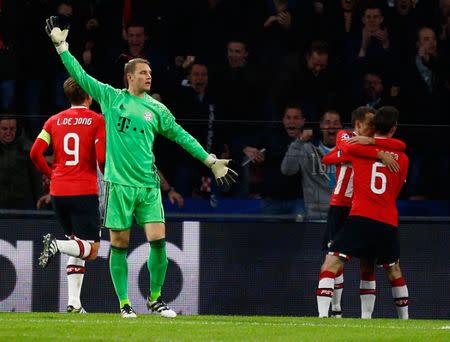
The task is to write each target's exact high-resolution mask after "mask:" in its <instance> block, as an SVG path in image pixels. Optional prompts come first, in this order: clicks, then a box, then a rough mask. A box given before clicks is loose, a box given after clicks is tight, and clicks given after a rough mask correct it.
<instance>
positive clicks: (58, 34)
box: [45, 16, 69, 54]
mask: <svg viewBox="0 0 450 342" xmlns="http://www.w3.org/2000/svg"><path fill="white" fill-rule="evenodd" d="M45 22H46V25H45V32H47V34H48V36H49V37H50V39H51V40H52V42H53V44H55V48H56V51H58V53H59V54H61V53H63V52H64V51H67V50H68V49H69V44H67V42H66V38H67V35H68V34H69V25H65V26H64V27H63V29H62V30H61V28H60V25H59V19H58V17H55V16H51V17H50V18H48V19H47V20H46V21H45Z"/></svg>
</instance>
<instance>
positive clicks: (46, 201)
mask: <svg viewBox="0 0 450 342" xmlns="http://www.w3.org/2000/svg"><path fill="white" fill-rule="evenodd" d="M51 201H52V199H51V197H50V194H46V195H43V196H41V197H39V199H38V200H37V203H36V208H38V209H42V208H44V207H45V206H46V205H47V204H49V203H50V202H51Z"/></svg>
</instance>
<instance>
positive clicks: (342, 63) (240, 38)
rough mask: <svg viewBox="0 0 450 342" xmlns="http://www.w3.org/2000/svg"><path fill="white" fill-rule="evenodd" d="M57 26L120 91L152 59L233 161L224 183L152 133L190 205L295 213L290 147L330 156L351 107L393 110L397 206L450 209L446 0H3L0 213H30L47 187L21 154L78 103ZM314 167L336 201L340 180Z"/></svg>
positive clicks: (160, 85)
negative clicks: (232, 201)
mask: <svg viewBox="0 0 450 342" xmlns="http://www.w3.org/2000/svg"><path fill="white" fill-rule="evenodd" d="M50 15H57V16H58V17H59V19H60V21H61V22H62V23H64V24H70V32H71V33H70V37H69V38H68V42H69V44H70V49H71V52H72V53H73V54H74V55H75V56H76V58H77V59H78V60H79V61H80V63H81V64H82V66H83V68H85V70H86V71H87V72H88V73H89V74H90V75H92V76H94V77H95V78H97V79H98V80H100V81H102V82H105V83H108V84H111V85H113V86H114V87H117V88H125V87H126V84H125V82H126V80H124V77H123V67H124V65H125V63H126V62H128V61H129V60H130V59H132V58H137V57H140V58H146V59H148V60H149V61H150V63H151V68H152V78H153V80H152V89H151V96H153V97H154V98H155V99H157V100H159V101H161V102H162V103H163V104H165V105H166V106H167V107H168V108H169V109H170V110H171V111H172V113H173V114H174V115H175V117H176V119H177V121H179V122H180V123H182V125H183V127H185V128H186V130H187V131H189V132H190V133H191V134H192V135H193V136H194V137H196V138H197V139H198V141H199V142H200V143H201V144H202V146H205V149H206V150H207V151H208V152H212V153H214V154H216V155H217V156H218V157H219V158H230V159H233V160H235V161H237V163H238V165H239V167H238V169H237V171H238V173H239V174H240V177H239V181H238V183H237V184H235V185H233V186H231V187H221V188H217V186H216V185H215V184H214V181H213V179H211V174H210V171H209V170H208V169H207V168H205V167H203V166H202V165H201V164H200V163H198V162H197V161H195V160H193V159H192V158H190V157H188V155H187V153H186V152H185V151H184V150H182V149H181V148H179V147H178V146H176V145H175V144H173V143H172V142H170V141H168V140H166V139H164V138H158V140H157V142H156V145H155V148H156V150H155V155H156V164H157V166H158V168H159V169H160V170H161V171H163V172H164V174H165V176H166V178H167V180H168V182H169V183H170V184H171V185H173V187H174V188H175V189H176V190H177V191H178V192H179V193H180V194H181V195H183V196H186V197H189V196H198V197H207V198H210V197H211V196H212V197H214V196H227V197H232V198H237V197H239V198H242V197H245V198H247V197H254V198H262V199H263V202H262V203H263V204H262V209H263V212H265V213H275V214H276V213H279V214H284V213H291V212H292V210H295V212H297V213H301V210H302V209H298V206H297V204H298V200H302V199H303V193H304V192H305V184H303V187H302V182H305V181H307V179H308V178H309V177H308V175H304V174H302V173H301V172H298V173H295V174H292V173H290V172H288V173H286V172H284V173H282V171H283V169H282V167H281V165H282V160H283V158H284V157H285V153H286V152H287V151H288V147H289V145H290V144H291V143H292V142H293V141H295V140H296V139H300V140H303V141H309V142H311V145H312V146H315V147H316V148H317V149H319V150H320V151H322V153H323V155H324V154H326V153H327V152H328V151H329V150H331V149H332V148H333V147H334V145H335V143H336V133H337V131H338V130H339V129H340V128H342V127H343V126H345V125H346V124H347V123H349V122H350V113H351V112H352V111H353V110H354V109H355V108H356V107H359V106H369V107H371V108H374V109H378V108H380V107H381V106H385V105H391V106H395V107H396V108H398V109H399V111H400V125H399V129H398V131H397V137H398V138H399V139H402V140H404V141H405V142H406V144H407V151H406V152H407V154H408V155H409V156H410V159H411V163H410V169H409V175H408V179H407V184H406V186H405V187H404V190H403V192H402V194H401V198H404V199H411V200H412V199H448V194H447V192H446V190H447V189H448V185H449V184H448V174H449V157H448V152H447V148H446V142H447V139H446V138H447V136H448V134H449V133H450V132H449V127H450V126H449V113H450V44H449V35H450V1H449V0H427V1H425V0H419V1H417V0H390V1H382V0H378V1H376V0H359V1H358V0H339V1H338V0H309V1H304V0H302V1H300V0H297V1H295V0H267V1H257V0H253V1H238V0H208V1H207V0H204V1H200V0H198V1H181V0H178V1H162V0H152V1H150V0H85V1H69V0H65V1H59V0H21V1H15V0H3V1H1V2H0V89H1V93H0V108H1V112H0V113H1V116H0V193H1V196H0V208H24V209H33V208H35V207H36V203H37V201H38V200H39V198H40V197H41V196H42V195H45V194H46V190H45V188H48V184H47V183H48V182H47V181H46V180H45V179H44V181H43V182H42V184H38V183H40V182H36V175H35V172H36V171H35V170H34V169H32V167H31V168H29V169H30V170H29V169H28V168H27V167H28V165H31V164H30V161H29V159H27V158H29V157H28V155H29V149H30V147H31V141H32V140H34V139H35V137H36V136H37V134H38V133H39V132H40V130H41V129H42V125H43V124H44V122H45V121H46V120H47V119H48V118H49V117H50V116H51V115H53V114H55V113H57V112H59V111H61V110H62V109H65V108H67V107H68V105H69V104H68V103H67V99H66V98H65V96H64V93H63V87H62V84H63V82H64V80H65V79H66V78H67V77H68V74H67V72H66V71H65V69H64V67H63V65H62V63H61V61H60V60H59V57H58V56H57V55H56V54H55V53H54V51H53V50H52V48H51V46H50V45H51V42H49V39H48V37H47V35H46V33H45V31H44V27H43V23H44V22H45V19H46V18H47V17H49V16H50ZM93 108H94V109H95V110H96V111H97V112H99V111H100V110H99V107H98V105H97V107H96V106H95V105H94V106H93ZM280 122H281V123H282V124H280ZM424 138H425V139H424ZM423 140H425V141H423ZM168 155H174V156H176V157H172V158H167V156H168ZM48 161H49V162H51V156H48ZM303 171H305V170H303ZM316 171H317V172H319V173H323V174H327V175H329V178H330V179H328V180H329V182H327V184H325V185H326V186H328V190H329V193H330V194H331V189H333V186H334V183H333V179H332V178H333V170H330V169H327V168H322V164H321V163H319V167H318V169H317V170H316V169H314V170H313V171H311V172H316ZM327 177H328V176H327ZM328 183H329V184H328ZM322 185H323V184H322ZM322 185H314V184H313V183H311V186H313V187H314V186H317V187H319V186H322ZM302 188H303V190H302ZM318 191H319V190H318ZM328 198H329V197H328ZM328 198H327V200H326V201H325V203H319V204H328ZM286 207H288V208H286Z"/></svg>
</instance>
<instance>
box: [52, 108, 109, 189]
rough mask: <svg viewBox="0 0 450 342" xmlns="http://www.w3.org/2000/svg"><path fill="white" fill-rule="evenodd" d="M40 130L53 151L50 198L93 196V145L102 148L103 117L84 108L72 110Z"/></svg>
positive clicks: (56, 116) (63, 113)
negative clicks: (44, 133)
mask: <svg viewBox="0 0 450 342" xmlns="http://www.w3.org/2000/svg"><path fill="white" fill-rule="evenodd" d="M44 130H45V131H46V132H47V133H48V134H49V136H50V140H51V142H52V145H53V151H54V161H53V167H52V177H51V182H50V194H51V195H53V196H77V195H90V194H97V153H96V144H105V120H104V118H103V116H102V115H100V114H97V113H95V112H93V111H91V110H89V109H87V108H86V107H81V106H80V107H72V108H70V109H67V110H65V111H62V112H60V113H58V114H56V115H53V116H52V117H50V118H49V119H48V120H47V122H46V123H45V125H44ZM100 150H101V149H100ZM102 150H103V151H104V150H105V148H103V149H102ZM103 159H104V158H103Z"/></svg>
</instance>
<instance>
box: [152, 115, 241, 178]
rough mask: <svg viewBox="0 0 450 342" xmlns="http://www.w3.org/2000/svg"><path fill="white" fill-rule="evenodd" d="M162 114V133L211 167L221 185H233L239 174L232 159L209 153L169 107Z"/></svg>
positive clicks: (160, 130)
mask: <svg viewBox="0 0 450 342" xmlns="http://www.w3.org/2000/svg"><path fill="white" fill-rule="evenodd" d="M162 115H163V119H162V120H161V124H160V129H159V132H160V133H161V134H162V135H164V136H165V137H166V138H168V139H170V140H172V141H174V142H176V143H177V144H179V145H180V146H181V147H183V148H184V149H185V150H186V151H187V152H188V153H189V154H191V155H192V156H193V157H195V158H197V159H199V160H200V161H202V162H203V163H204V164H205V165H206V166H207V167H209V168H210V169H211V171H212V173H213V174H214V177H215V178H216V181H217V183H218V184H219V185H223V184H225V185H231V184H232V183H235V182H236V179H237V177H238V174H237V173H236V172H235V171H234V170H232V169H230V168H229V167H228V164H229V163H230V162H231V160H229V159H217V157H216V156H215V155H214V154H208V152H206V151H205V149H204V148H203V147H202V146H201V145H200V143H199V142H198V141H197V139H195V138H194V137H193V136H192V135H190V134H189V133H188V132H186V131H185V130H184V128H183V127H181V126H180V125H179V124H177V123H176V122H175V118H174V116H173V115H172V113H170V111H169V110H168V109H167V108H165V110H164V112H163V114H162Z"/></svg>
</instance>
